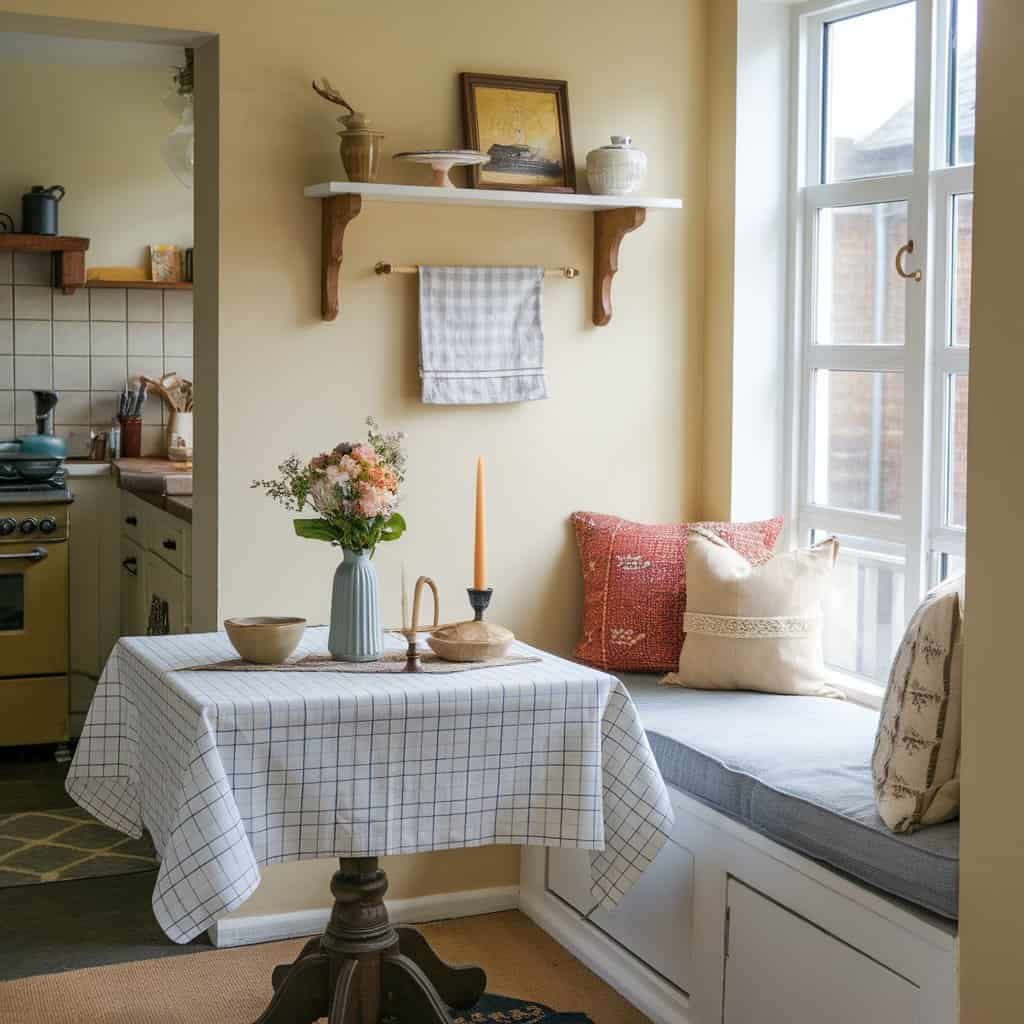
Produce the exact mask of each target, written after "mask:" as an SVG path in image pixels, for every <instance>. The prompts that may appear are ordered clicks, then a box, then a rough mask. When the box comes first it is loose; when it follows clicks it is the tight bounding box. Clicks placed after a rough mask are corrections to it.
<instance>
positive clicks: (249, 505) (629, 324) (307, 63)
mask: <svg viewBox="0 0 1024 1024" xmlns="http://www.w3.org/2000/svg"><path fill="white" fill-rule="evenodd" d="M8 9H9V10H10V9H13V10H15V11H19V12H22V13H25V14H40V15H41V14H45V15H51V16H60V17H67V18H83V17H88V18H93V19H97V20H102V21H107V22H122V23H130V24H134V25H150V26H163V27H168V28H175V29H187V30H195V31H206V32H211V33H218V34H219V35H220V69H221V137H220V147H221V204H220V253H219V260H218V272H219V281H220V310H219V313H220V331H219V335H220V342H219V351H218V353H217V354H216V359H217V360H218V361H219V393H218V396H217V398H218V401H219V441H218V450H217V452H216V458H217V463H218V470H219V497H218V508H217V509H216V512H215V514H216V517H217V526H218V529H219V544H220V546H219V561H220V565H221V567H222V572H221V580H220V594H219V600H218V602H217V611H218V613H219V615H220V616H221V617H223V616H224V615H237V614H253V613H264V614H273V613H278V614H281V613H291V614H300V615H305V616H307V617H308V618H309V619H310V620H311V621H313V622H322V621H324V620H325V618H326V617H327V613H328V603H329V585H330V579H331V574H332V572H333V569H334V565H335V563H336V561H337V556H336V553H335V552H334V551H332V550H330V549H328V548H327V547H325V546H320V545H317V544H315V543H312V542H306V541H300V540H297V539H296V538H295V537H294V536H293V535H292V533H291V529H290V525H289V522H288V516H287V514H285V513H284V512H282V511H281V510H279V509H278V508H277V507H276V506H273V505H272V504H271V503H270V502H269V501H267V500H266V499H264V498H262V497H261V496H260V495H259V494H257V493H256V492H254V491H252V490H250V488H249V483H250V481H251V480H252V479H253V478H254V477H257V476H266V475H267V474H269V473H271V472H272V471H273V469H274V465H275V463H276V462H277V461H278V460H279V459H280V458H282V457H283V456H285V455H287V454H288V453H289V452H291V451H297V452H300V453H303V454H312V453H314V452H315V451H318V450H319V449H321V448H323V447H325V446H329V445H332V444H334V443H335V442H336V441H338V440H341V439H344V438H356V437H359V436H360V435H361V432H362V429H363V427H362V423H363V419H364V417H365V416H366V415H367V414H368V413H373V414H374V415H376V416H377V417H378V419H379V420H380V421H381V422H382V423H383V424H385V425H386V426H388V427H396V428H402V429H404V430H406V431H407V432H408V434H409V451H410V472H409V479H408V487H407V494H408V498H407V501H406V504H405V507H404V508H403V512H404V514H405V515H406V518H407V519H408V521H409V525H410V529H409V533H408V534H407V536H406V537H405V538H404V539H403V540H402V541H401V542H400V543H398V544H395V545H393V546H391V548H390V549H388V546H385V547H384V548H382V549H381V550H380V552H379V554H378V557H377V563H378V568H379V570H380V574H381V577H382V586H383V599H384V615H385V618H386V619H388V620H396V619H397V617H398V614H399V596H398V580H399V572H400V566H401V563H402V562H404V563H405V564H406V566H407V568H408V572H409V575H410V576H412V577H415V576H416V575H418V574H421V573H428V574H430V575H431V576H433V577H434V579H436V580H437V581H438V583H439V585H440V589H441V595H442V603H443V609H442V614H443V615H444V616H446V617H454V616H457V615H461V614H464V613H465V611H466V608H467V606H466V601H465V594H464V588H465V587H466V586H467V585H468V584H469V582H470V579H471V564H472V551H471V524H472V516H471V503H472V486H473V463H474V459H475V457H476V456H477V455H478V454H482V455H484V456H485V458H486V459H487V467H488V474H489V495H490V506H489V513H490V522H489V527H490V582H492V583H493V586H494V588H495V598H494V604H493V614H494V617H495V618H496V619H497V620H500V621H501V622H504V623H506V624H508V625H509V626H511V627H512V628H513V629H514V630H515V631H516V633H517V634H518V635H519V636H521V637H522V638H524V639H526V640H528V641H531V642H533V643H537V644H540V645H542V646H545V647H548V648H551V649H554V650H556V651H561V652H567V651H568V650H569V649H570V647H571V645H572V643H573V641H574V639H575V634H576V630H577V628H578V621H579V611H580V583H579V574H578V568H577V563H576V556H575V552H574V547H573V539H572V535H571V532H570V528H569V525H568V517H569V515H570V513H571V512H572V511H573V510H575V509H578V508H589V509H596V510H601V511H606V512H617V513H622V514H627V515H631V516H635V517H638V518H645V519H650V520H659V519H660V520H666V519H676V518H678V517H680V516H688V515H694V514H695V513H696V512H697V503H698V492H699V485H700V475H699V474H700V462H701V425H700V416H699V411H698V410H699V409H700V394H701V384H702V382H701V346H702V342H701V337H700V323H701V313H702V307H703V301H704V291H703V287H704V286H703V260H704V194H703V191H704V164H705V149H704V135H705V118H706V110H705V71H706V69H705V47H706V41H707V36H706V33H707V26H706V4H705V0H636V2H635V3H634V4H633V5H632V6H631V8H630V11H629V15H630V17H629V21H628V23H627V22H624V20H623V11H622V8H621V7H618V6H615V5H601V4H594V3H592V2H584V0H566V2H563V3H560V4H551V3H549V2H547V0H523V2H521V3H519V4H517V5H515V6H514V7H509V6H507V5H500V4H466V3H463V2H461V0H459V2H456V0H439V2H438V3H433V4H428V5H424V4H414V3H411V2H408V0H406V2H396V0H382V2H378V3H374V4H358V5H357V4H344V5H341V4H336V3H322V2H314V0H295V2H292V3H289V4H280V3H274V2H271V0H221V2H218V3H216V4H211V3H208V2H203V0H179V2H178V3H176V4H174V5H171V6H168V5H167V4H166V3H162V2H157V0H133V2H131V3H128V2H127V0H45V2H44V0H13V3H10V4H8ZM463 70H465V71H488V72H497V73H508V74H519V75H535V76H546V77H559V78H566V79H568V81H569V101H570V107H571V114H572V128H573V142H574V145H575V150H576V157H577V163H579V164H580V165H581V166H582V163H583V159H584V157H585V154H586V152H587V151H588V150H589V149H591V148H593V147H595V146H598V145H602V144H604V143H606V142H607V137H608V136H609V135H610V134H612V133H613V132H614V133H620V132H628V133H630V134H632V135H633V136H634V138H635V141H636V143H637V145H639V146H641V147H642V148H644V149H645V150H646V151H647V153H648V155H649V158H650V172H649V176H648V181H647V184H646V186H645V191H646V192H648V193H650V194H655V195H681V196H683V197H684V199H685V204H686V205H685V209H684V211H683V212H682V213H671V212H656V211H652V212H651V214H650V215H649V216H648V222H647V224H646V225H645V226H644V227H643V228H642V229H641V230H640V231H638V232H636V233H634V234H633V235H631V236H629V237H628V238H627V239H626V241H625V243H624V244H623V249H622V257H621V270H620V271H619V274H618V276H617V278H616V281H615V287H614V304H615V316H614V319H613V321H612V323H611V325H610V326H609V327H606V328H601V329H597V328H594V327H592V326H591V325H590V322H589V311H590V283H589V273H590V268H591V238H592V218H591V217H590V216H589V215H586V214H580V213H562V212H545V211H527V210H514V211H505V210H501V211H499V210H490V209H466V210H455V209H446V208H433V207H416V206H388V205H383V204H366V207H365V209H364V212H363V214H362V215H361V216H360V217H359V219H358V220H357V221H355V222H354V224H353V225H352V226H351V227H350V229H349V232H348V236H347V238H346V244H345V268H344V272H343V298H342V311H341V316H340V318H339V320H338V321H337V322H335V323H333V324H324V323H321V322H320V321H319V305H320V298H319V264H320V210H319V206H318V204H316V203H314V202H313V201H310V200H306V199H304V198H303V197H302V186H303V185H304V184H307V183H310V182H315V181H320V180H324V179H328V178H331V177H341V176H342V175H341V169H340V166H339V161H338V157H337V152H336V144H337V140H336V138H335V136H334V134H333V133H334V130H335V128H336V126H335V124H334V114H335V112H334V110H333V108H330V107H329V106H328V105H327V104H326V103H324V102H323V101H322V100H320V99H318V98H317V97H316V96H315V95H314V94H313V93H312V91H311V90H310V88H309V82H310V79H311V78H313V77H314V76H317V75H327V76H329V77H330V78H331V79H332V80H333V81H334V83H335V84H336V85H337V86H338V87H339V88H340V89H341V90H342V92H343V93H344V94H345V95H346V96H347V97H348V98H349V99H351V100H352V101H353V102H355V103H356V104H357V105H358V106H360V107H361V108H363V109H364V110H365V111H366V112H367V113H368V114H369V115H370V116H371V117H372V118H373V119H374V121H375V122H376V123H377V125H378V126H379V127H380V128H382V129H383V130H384V131H385V132H386V133H387V141H386V152H387V153H388V154H390V153H394V152H397V151H399V150H406V149H419V148H425V147H436V146H456V145H460V144H461V143H462V139H461V129H460V114H459V101H458V90H457V77H456V76H457V73H458V72H459V71H463ZM58 141H59V140H58ZM199 159H201V153H200V155H199ZM425 174H426V172H425V171H423V169H416V168H407V167H403V166H400V165H396V164H392V163H391V162H390V161H388V160H386V161H385V162H384V167H383V172H382V175H381V177H382V179H383V180H386V181H400V182H405V183H410V182H423V181H425V180H426V179H425ZM584 180H585V179H584V177H583V174H582V170H581V172H580V181H581V184H582V182H583V181H584ZM47 184H49V182H47ZM197 202H201V198H200V197H198V196H197ZM198 216H200V217H208V216H209V212H208V211H203V210H200V212H199V214H198ZM199 237H201V236H200V233H199V231H197V238H199ZM204 258H207V259H208V258H209V253H207V254H206V256H205V257H204V254H203V253H202V252H201V251H199V250H198V249H197V255H196V259H197V267H198V265H199V263H200V261H201V260H203V259H204ZM378 259H388V260H391V261H394V262H397V263H420V262H422V263H431V262H434V263H468V264H486V263H544V264H566V263H569V264H574V265H576V266H579V267H580V268H581V269H582V270H583V271H584V274H583V277H582V278H581V279H580V280H578V281H576V282H567V281H560V280H552V281H549V282H548V283H547V284H546V295H545V306H544V316H545V326H546V336H547V369H548V382H549V388H550V392H551V398H550V400H548V401H546V402H540V403H534V404H529V405H512V406H505V407H500V406H496V407H490V408H436V407H434V408H432V407H426V406H423V405H422V404H421V403H420V402H419V400H418V391H417V385H418V378H417V372H416V344H417V331H416V297H415V283H414V281H413V280H411V279H409V278H391V279H378V278H376V277H374V275H373V273H372V267H373V264H374V262H375V261H377V260H378ZM196 301H197V332H198V333H197V353H196V371H197V372H196V378H197V379H196V386H197V392H198V394H199V395H200V398H201V396H202V391H203V389H204V388H207V389H209V388H210V387H211V385H210V382H209V380H207V381H206V382H205V383H204V381H203V380H202V377H201V374H202V372H203V367H204V366H207V367H209V366H211V365H213V361H212V359H207V358H206V356H204V353H202V352H201V351H200V349H201V346H202V345H203V337H204V335H203V326H202V320H203V316H204V314H203V310H204V308H208V307H206V306H205V305H204V304H205V303H206V302H208V297H207V298H206V299H204V297H203V296H202V295H201V294H200V290H199V289H197V295H196ZM208 322H209V321H208V318H207V323H208ZM202 415H203V407H202V402H201V401H200V403H199V405H198V408H197V412H196V416H197V419H198V420H200V421H201V418H202ZM201 430H202V428H201V425H197V435H200V434H201ZM204 457H205V458H210V457H212V452H211V451H210V450H209V448H207V449H206V450H205V451H204V450H203V449H202V447H200V449H199V451H198V453H197V459H198V460H199V461H198V462H197V468H196V479H197V489H198V488H199V487H200V484H199V481H200V479H201V476H202V474H203V468H202V465H201V460H202V459H203V458H204ZM206 508H207V510H212V506H211V505H210V504H207V506H206ZM196 515H197V517H199V516H201V515H203V510H202V507H200V506H199V505H197V510H196ZM201 530H202V526H201V525H199V524H197V535H199V533H200V532H201ZM194 572H195V579H196V581H197V586H198V585H201V582H200V581H201V577H202V572H203V566H202V565H201V564H197V565H195V566H194ZM444 860H445V863H448V864H449V865H453V866H454V867H452V868H449V869H446V870H445V871H443V872H441V873H439V874H434V873H431V872H427V871H421V870H418V869H416V867H415V866H412V867H409V868H408V869H404V873H403V877H402V879H401V881H402V884H401V885H395V886H393V888H392V895H394V896H410V895H416V894H418V893H420V892H429V891H436V889H437V887H438V885H439V884H441V885H443V886H444V887H445V888H465V887H466V885H467V879H470V880H472V883H473V884H475V885H481V886H483V885H504V884H509V883H510V882H512V883H514V882H515V880H516V878H517V868H516V863H515V859H514V857H510V855H509V853H508V851H505V850H501V849H494V848H491V849H487V848H485V849H482V850H479V851H471V852H470V853H467V854H463V855H461V857H460V859H459V860H458V861H456V860H455V858H454V857H451V858H450V857H448V855H444ZM470 862H472V864H473V870H470V869H469V867H468V866H467V865H468V864H469V863H470ZM410 863H411V864H412V863H413V862H410ZM429 863H430V864H436V863H441V860H440V859H438V860H437V861H433V860H432V861H430V862H429ZM308 870H309V871H311V872H320V874H321V875H323V874H324V872H325V871H326V868H325V867H323V866H321V865H318V866H315V867H310V868H309V869H308ZM293 875H294V872H289V873H288V874H287V876H286V877H285V876H282V878H281V881H280V883H275V882H273V873H270V877H269V878H268V879H267V881H266V883H265V885H264V889H263V891H261V893H260V894H258V895H257V897H255V900H256V902H254V903H253V904H252V905H251V906H253V907H258V908H259V910H260V911H261V912H265V911H267V910H268V909H279V910H285V909H294V901H293V894H294V893H295V892H296V891H297V886H296V883H295V880H294V877H293ZM305 877H312V876H305ZM324 892H325V893H326V890H324ZM247 909H248V908H247Z"/></svg>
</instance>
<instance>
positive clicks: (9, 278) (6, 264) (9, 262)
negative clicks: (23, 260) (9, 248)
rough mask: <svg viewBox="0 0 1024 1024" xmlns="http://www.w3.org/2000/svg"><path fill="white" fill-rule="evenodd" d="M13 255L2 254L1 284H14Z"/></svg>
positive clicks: (0, 262) (0, 263) (0, 256)
mask: <svg viewBox="0 0 1024 1024" xmlns="http://www.w3.org/2000/svg"><path fill="white" fill-rule="evenodd" d="M13 255H14V254H13V253H9V252H0V284H13V283H14V260H13V259H12V256H13Z"/></svg>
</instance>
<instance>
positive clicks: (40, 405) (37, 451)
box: [18, 391, 68, 459]
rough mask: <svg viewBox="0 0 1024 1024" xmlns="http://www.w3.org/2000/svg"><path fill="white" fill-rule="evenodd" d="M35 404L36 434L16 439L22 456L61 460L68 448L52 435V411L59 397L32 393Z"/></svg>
mask: <svg viewBox="0 0 1024 1024" xmlns="http://www.w3.org/2000/svg"><path fill="white" fill-rule="evenodd" d="M32 394H33V396H34V397H35V403H36V432H35V433H34V434H27V435H26V436H24V437H19V438H18V443H19V444H20V445H21V453H22V455H29V456H32V457H33V458H37V459H63V458H64V457H65V456H66V455H67V451H68V446H67V443H66V442H65V441H64V439H63V438H62V437H55V436H54V433H53V410H54V409H55V408H56V407H57V402H58V401H59V400H60V396H59V395H58V394H57V392H56V391H33V392H32Z"/></svg>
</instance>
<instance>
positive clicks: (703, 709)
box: [621, 675, 960, 920]
mask: <svg viewBox="0 0 1024 1024" xmlns="http://www.w3.org/2000/svg"><path fill="white" fill-rule="evenodd" d="M621 678H622V679H623V681H624V682H625V683H626V686H627V687H628V688H629V692H630V694H631V695H632V697H633V700H634V702H635V703H636V705H637V707H638V708H639V709H640V715H641V718H642V720H643V723H644V727H645V729H646V730H647V735H648V739H649V740H650V743H651V747H652V749H653V751H654V756H655V757H656V758H657V761H658V765H659V766H660V768H661V773H662V775H663V776H664V778H665V781H666V782H667V783H669V784H670V785H672V786H676V787H677V788H678V789H681V790H683V791H684V792H685V793H688V794H690V795H691V796H694V797H696V798H697V799H698V800H701V801H702V802H704V803H706V804H708V805H710V806H711V807H713V808H715V810H717V811H721V812H722V813H723V814H727V815H728V816H729V817H730V818H735V819H736V820H737V821H740V822H742V823H743V824H745V825H748V826H750V827H751V828H753V829H755V830H756V831H758V832H760V833H762V834H763V835H766V836H768V837H769V838H771V839H774V840H775V841H776V842H778V843H781V844H782V845H783V846H787V847H789V848H790V849H792V850H796V851H797V852H799V853H802V854H805V855H806V856H808V857H813V858H814V859H815V860H818V861H821V862H823V863H825V864H827V865H829V866H830V867H832V868H836V869H838V870H839V871H841V872H844V873H846V874H848V875H851V876H852V877H853V878H856V879H858V880H860V881H862V882H866V883H867V884H868V885H871V886H874V887H875V888H876V889H880V890H882V891H883V892H885V893H890V894H891V895H893V896H898V897H900V898H901V899H904V900H907V901H908V902H910V903H913V904H916V905H917V906H919V907H924V908H925V909H926V910H930V911H933V912H934V913H936V914H940V915H942V916H943V917H946V918H951V919H953V920H955V919H956V917H957V889H958V880H959V869H960V850H959V847H960V825H959V822H955V821H954V822H948V823H946V824H943V825H935V826H932V827H930V828H925V829H922V830H921V831H920V832H915V833H913V834H912V835H895V834H894V833H892V832H890V831H889V830H888V829H887V828H886V827H885V825H884V824H883V823H882V820H881V818H879V817H878V814H877V812H876V810H875V797H874V792H873V789H872V785H871V750H872V746H873V744H874V738H875V726H876V725H877V723H878V715H877V714H876V713H875V712H873V711H870V710H869V709H867V708H863V707H858V706H857V705H855V704H851V703H849V702H846V701H837V700H828V699H825V698H821V697H784V696H776V695H774V694H763V693H742V692H741V693H720V692H719V693H714V692H709V691H701V690H686V689H682V688H680V687H676V686H658V685H657V677H656V676H637V675H623V676H622V677H621Z"/></svg>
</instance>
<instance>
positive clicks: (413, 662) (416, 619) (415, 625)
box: [400, 576, 441, 672]
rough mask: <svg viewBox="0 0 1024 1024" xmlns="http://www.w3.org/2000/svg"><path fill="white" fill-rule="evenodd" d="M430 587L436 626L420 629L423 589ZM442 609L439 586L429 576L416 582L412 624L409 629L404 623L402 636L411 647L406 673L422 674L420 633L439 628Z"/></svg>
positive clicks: (409, 647) (413, 596)
mask: <svg viewBox="0 0 1024 1024" xmlns="http://www.w3.org/2000/svg"><path fill="white" fill-rule="evenodd" d="M424 587H429V588H430V592H431V594H433V595H434V624H433V625H432V626H424V627H422V628H421V627H420V599H421V598H422V597H423V588H424ZM440 608H441V601H440V598H439V597H438V596H437V584H436V583H435V582H434V581H433V580H432V579H431V578H430V577H429V576H421V577H420V578H419V579H418V580H417V581H416V586H415V588H414V589H413V592H412V622H411V623H410V625H409V626H408V627H406V625H405V623H402V629H401V631H400V632H401V634H402V636H404V637H405V639H406V640H407V641H408V643H409V646H408V648H407V649H406V652H405V671H406V672H422V671H423V666H422V665H421V664H420V650H419V647H417V646H416V638H417V635H418V634H419V633H429V632H431V631H433V630H435V629H437V628H438V619H437V617H438V614H439V612H440Z"/></svg>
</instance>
